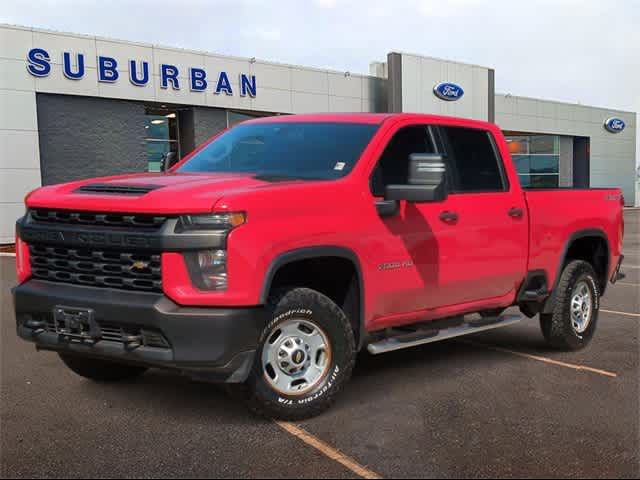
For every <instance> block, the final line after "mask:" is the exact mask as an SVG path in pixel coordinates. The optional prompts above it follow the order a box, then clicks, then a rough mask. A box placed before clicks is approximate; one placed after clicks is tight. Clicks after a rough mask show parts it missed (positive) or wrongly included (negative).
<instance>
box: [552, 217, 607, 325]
mask: <svg viewBox="0 0 640 480" xmlns="http://www.w3.org/2000/svg"><path fill="white" fill-rule="evenodd" d="M585 237H599V238H602V239H603V240H604V241H605V244H606V245H607V263H606V265H605V278H604V282H602V284H601V285H599V286H600V288H601V289H602V291H601V292H600V295H601V296H602V295H604V293H605V291H606V287H607V282H608V281H609V275H608V272H609V263H610V262H611V248H610V245H609V238H608V237H607V235H606V234H605V233H604V232H603V231H602V230H600V229H597V228H591V229H586V230H579V231H577V232H574V233H573V234H571V236H570V237H569V239H568V240H567V241H566V242H565V244H564V247H563V250H562V255H560V261H559V263H558V270H557V273H556V278H555V280H554V282H553V290H552V291H551V295H550V296H549V298H547V301H546V302H545V304H544V307H543V309H542V311H543V313H549V312H550V311H551V309H552V308H553V302H554V299H555V293H556V289H557V288H558V284H559V283H560V277H561V276H562V267H563V265H564V264H565V261H566V258H567V253H568V252H569V248H570V247H571V245H572V244H573V242H575V241H576V240H579V239H581V238H585ZM598 280H602V279H598Z"/></svg>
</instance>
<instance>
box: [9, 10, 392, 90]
mask: <svg viewBox="0 0 640 480" xmlns="http://www.w3.org/2000/svg"><path fill="white" fill-rule="evenodd" d="M0 28H12V29H15V30H23V31H30V32H38V33H47V34H52V35H62V36H67V37H76V38H81V39H86V40H99V41H104V42H114V43H122V44H128V45H133V46H139V47H147V48H155V49H160V50H173V51H179V52H184V53H191V54H196V55H206V56H211V57H222V58H225V59H229V60H238V61H243V62H251V61H252V60H255V63H259V64H261V65H271V66H276V67H284V68H297V69H303V70H313V71H316V72H322V73H331V74H337V75H346V74H347V73H348V74H349V76H352V77H359V78H366V79H375V80H384V79H381V78H380V77H376V76H375V75H368V74H366V73H359V72H351V71H348V70H337V69H331V68H322V67H313V66H306V65H295V64H292V63H284V62H276V61H273V60H263V59H260V58H256V57H241V56H238V55H225V54H223V53H217V52H212V51H208V50H195V49H191V48H184V47H176V46H170V45H163V44H159V43H149V42H140V41H137V40H125V39H122V38H111V37H104V36H100V35H91V34H87V33H75V32H67V31H62V30H54V29H49V28H42V27H28V26H24V25H16V24H9V23H2V22H0Z"/></svg>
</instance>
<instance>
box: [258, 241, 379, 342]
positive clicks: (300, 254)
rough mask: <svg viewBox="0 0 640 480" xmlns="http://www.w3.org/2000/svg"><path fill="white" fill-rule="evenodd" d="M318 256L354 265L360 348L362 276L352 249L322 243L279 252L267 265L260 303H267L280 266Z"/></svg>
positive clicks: (362, 339)
mask: <svg viewBox="0 0 640 480" xmlns="http://www.w3.org/2000/svg"><path fill="white" fill-rule="evenodd" d="M319 257H340V258H345V259H347V260H349V261H351V263H353V265H354V267H355V270H356V275H357V277H358V287H359V290H360V298H359V301H360V309H359V310H360V319H359V324H360V332H359V341H358V350H360V349H361V348H362V347H363V346H364V344H365V342H366V337H367V331H366V329H365V321H364V298H365V297H364V278H363V276H362V267H361V265H360V260H359V259H358V256H357V255H356V254H355V252H354V251H353V250H350V249H348V248H344V247H338V246H331V245H324V246H316V247H305V248H300V249H297V250H290V251H288V252H285V253H283V254H281V255H280V256H278V257H276V259H275V260H273V262H271V265H269V268H268V269H267V273H266V275H265V280H264V285H263V287H262V292H261V293H260V303H262V304H265V303H267V300H268V298H269V291H270V290H271V283H272V282H273V278H274V277H275V275H276V273H277V271H278V270H279V269H280V268H281V267H283V266H285V265H287V264H288V263H292V262H296V261H299V260H308V259H310V258H319Z"/></svg>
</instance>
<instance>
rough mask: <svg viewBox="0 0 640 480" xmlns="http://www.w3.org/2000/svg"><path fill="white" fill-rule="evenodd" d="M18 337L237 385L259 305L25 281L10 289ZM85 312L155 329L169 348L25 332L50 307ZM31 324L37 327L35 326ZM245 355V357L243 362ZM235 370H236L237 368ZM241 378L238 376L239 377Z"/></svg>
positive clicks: (259, 320) (259, 318)
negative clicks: (209, 303) (180, 301)
mask: <svg viewBox="0 0 640 480" xmlns="http://www.w3.org/2000/svg"><path fill="white" fill-rule="evenodd" d="M13 298H14V305H15V311H16V324H17V330H18V335H19V336H20V337H22V338H23V339H25V340H28V341H31V342H34V343H35V344H36V346H37V347H38V348H40V349H47V350H56V351H70V352H74V353H78V354H82V355H87V356H98V357H104V358H110V359H114V360H117V361H121V362H125V363H135V364H140V365H147V366H153V367H160V368H170V369H178V370H181V371H184V372H186V373H187V374H190V375H191V374H193V375H197V376H198V377H208V378H210V379H212V380H215V379H221V378H222V379H223V380H221V381H228V382H241V381H243V380H245V379H246V375H245V374H248V372H249V367H248V365H250V363H251V362H250V361H249V360H253V353H254V352H255V351H256V350H257V348H258V342H259V337H260V333H261V332H262V329H263V328H264V326H265V325H266V323H267V322H266V320H267V318H266V311H265V309H264V308H263V307H260V306H257V307H243V308H226V307H225V308H209V307H207V308H201V307H181V306H179V305H177V304H175V303H174V302H172V301H171V300H170V299H168V298H167V297H165V296H164V295H161V294H155V293H144V292H129V291H122V290H115V289H105V288H96V287H85V286H78V285H67V284H60V283H55V282H48V281H44V280H29V281H27V282H26V283H23V284H22V285H20V286H18V287H16V288H14V289H13ZM60 305H65V306H68V307H69V308H82V309H86V308H90V309H91V310H93V312H94V316H95V319H96V321H107V322H117V323H118V324H121V325H123V326H137V327H140V328H149V329H153V330H157V331H160V332H161V333H162V334H163V335H164V337H165V338H166V339H167V341H168V343H169V345H170V346H171V348H153V347H146V346H141V347H138V348H135V349H125V348H124V347H123V346H122V345H121V344H118V343H117V342H110V341H105V340H101V341H98V342H96V343H95V344H93V345H91V344H83V343H71V342H69V341H68V340H65V339H64V338H60V336H59V335H58V334H56V333H50V332H38V330H37V329H33V328H29V325H31V324H30V323H29V321H30V320H33V319H34V318H38V317H40V316H42V315H52V314H53V309H54V308H55V307H56V306H60ZM36 326H37V325H36ZM249 357H250V358H249ZM239 369H241V370H239ZM243 376H244V377H243Z"/></svg>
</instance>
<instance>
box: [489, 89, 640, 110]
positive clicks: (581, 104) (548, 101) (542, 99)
mask: <svg viewBox="0 0 640 480" xmlns="http://www.w3.org/2000/svg"><path fill="white" fill-rule="evenodd" d="M496 97H505V98H513V99H517V98H521V99H523V100H534V101H536V102H545V103H555V104H560V105H567V106H571V107H585V108H590V109H592V110H593V109H597V110H606V111H607V112H617V113H627V114H629V115H638V112H634V111H632V110H622V109H619V108H607V107H600V106H598V105H587V104H584V103H577V102H565V101H562V100H549V99H546V98H535V97H527V96H526V95H513V94H511V93H498V92H496Z"/></svg>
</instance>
